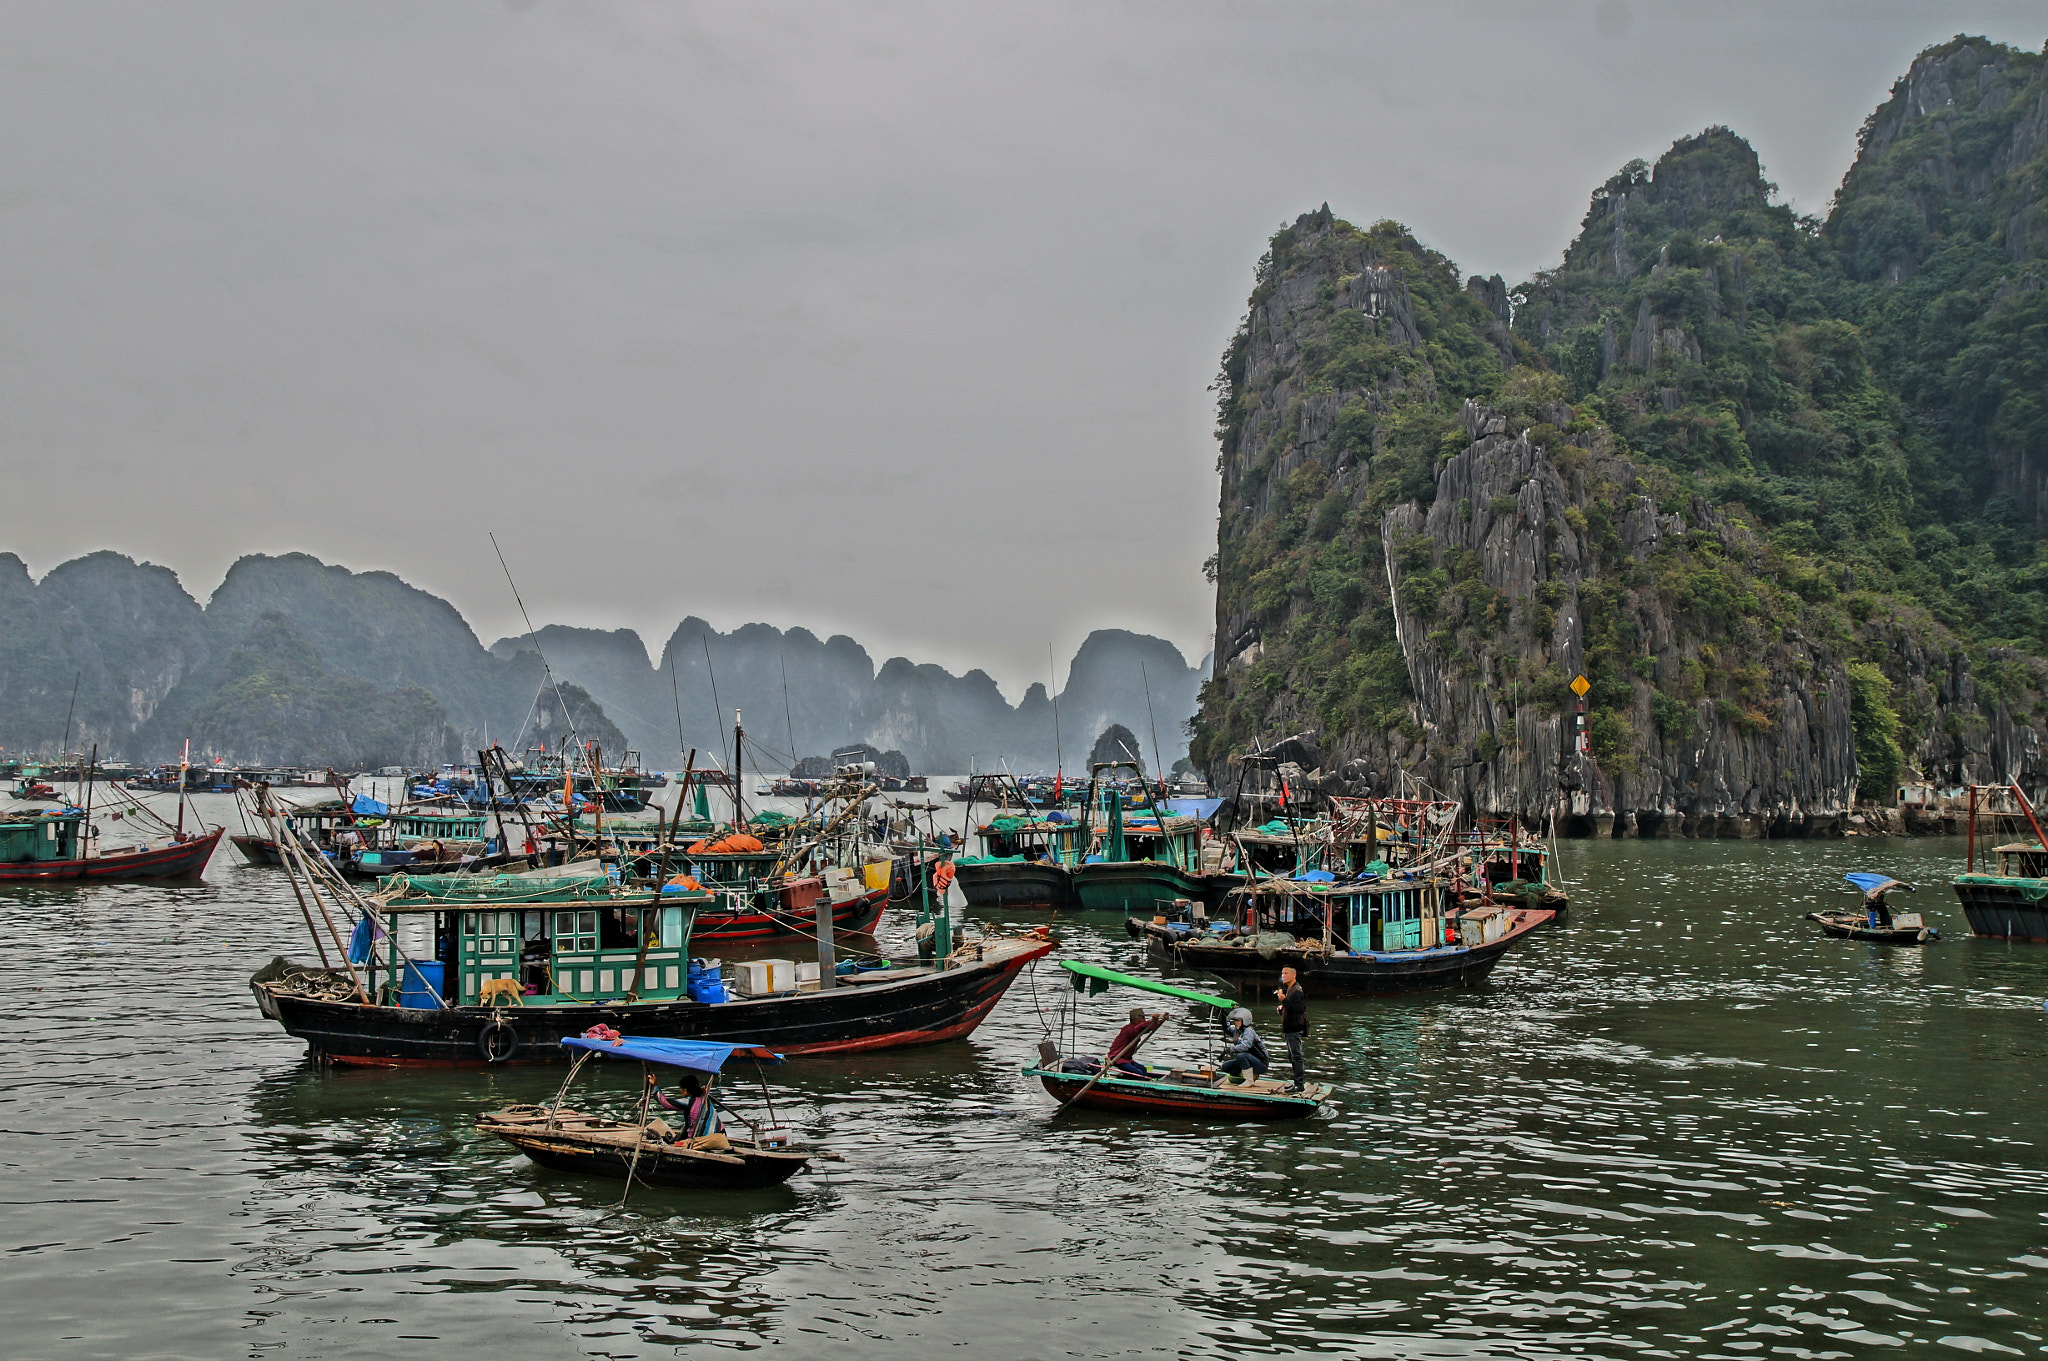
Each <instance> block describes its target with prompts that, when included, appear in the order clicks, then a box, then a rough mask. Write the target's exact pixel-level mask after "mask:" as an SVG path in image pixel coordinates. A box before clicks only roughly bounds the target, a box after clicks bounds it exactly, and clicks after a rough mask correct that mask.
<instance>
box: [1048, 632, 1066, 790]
mask: <svg viewBox="0 0 2048 1361" xmlns="http://www.w3.org/2000/svg"><path fill="white" fill-rule="evenodd" d="M1045 676H1046V682H1045V683H1046V684H1047V685H1050V686H1052V687H1053V690H1052V759H1053V783H1055V784H1058V783H1059V782H1060V781H1061V780H1062V779H1063V778H1065V776H1066V773H1067V757H1066V753H1065V752H1064V751H1063V750H1062V749H1061V747H1060V692H1059V683H1060V674H1059V668H1058V667H1057V666H1056V665H1054V663H1053V659H1052V642H1051V640H1050V639H1048V640H1047V641H1046V644H1045Z"/></svg>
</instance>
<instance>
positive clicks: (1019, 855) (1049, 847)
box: [974, 815, 1082, 869]
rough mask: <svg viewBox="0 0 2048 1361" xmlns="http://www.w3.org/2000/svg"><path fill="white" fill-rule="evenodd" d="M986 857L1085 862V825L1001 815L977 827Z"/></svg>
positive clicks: (1065, 864)
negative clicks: (1083, 827)
mask: <svg viewBox="0 0 2048 1361" xmlns="http://www.w3.org/2000/svg"><path fill="white" fill-rule="evenodd" d="M974 836H975V839H976V840H977V841H979V842H980V843H981V859H983V860H1016V861H1026V860H1045V861H1049V862H1051V863H1053V864H1056V865H1064V866H1066V867H1068V868H1070V869H1071V868H1072V867H1073V866H1074V865H1076V864H1079V863H1080V861H1081V858H1082V856H1081V825H1080V824H1079V823H1078V822H1068V821H1062V822H1048V821H1043V820H1041V819H1039V818H1035V817H1012V816H1007V815H1006V816H999V817H996V818H992V819H990V820H989V821H988V822H986V823H983V824H982V825H981V826H980V827H977V828H975V830H974Z"/></svg>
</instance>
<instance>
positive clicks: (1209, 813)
mask: <svg viewBox="0 0 2048 1361" xmlns="http://www.w3.org/2000/svg"><path fill="white" fill-rule="evenodd" d="M1166 806H1167V807H1168V808H1169V809H1171V810H1173V815H1174V816H1175V817H1177V818H1198V819H1200V820H1201V821H1203V822H1207V821H1208V820H1209V819H1210V818H1213V817H1215V816H1216V810H1217V809H1219V808H1221V807H1222V806H1223V800H1221V799H1168V800H1167V801H1166Z"/></svg>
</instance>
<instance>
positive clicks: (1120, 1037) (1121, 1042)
mask: <svg viewBox="0 0 2048 1361" xmlns="http://www.w3.org/2000/svg"><path fill="white" fill-rule="evenodd" d="M1165 1020H1166V1013H1165V1012H1163V1011H1162V1012H1160V1013H1159V1014H1158V1015H1156V1016H1147V1015H1146V1014H1145V1008H1143V1007H1132V1008H1131V1019H1130V1023H1129V1024H1128V1025H1126V1026H1125V1027H1124V1028H1123V1029H1122V1030H1119V1031H1117V1032H1116V1038H1115V1039H1113V1040H1111V1041H1110V1042H1109V1051H1108V1052H1107V1053H1106V1054H1105V1055H1104V1056H1103V1062H1105V1063H1107V1064H1109V1065H1110V1066H1111V1067H1113V1068H1115V1069H1117V1071H1119V1072H1124V1073H1130V1074H1132V1075H1133V1076H1136V1077H1145V1076H1147V1074H1146V1072H1145V1065H1144V1064H1142V1063H1139V1062H1137V1060H1136V1059H1134V1058H1133V1057H1132V1056H1133V1055H1134V1054H1136V1053H1137V1052H1138V1046H1139V1045H1141V1044H1143V1043H1144V1042H1145V1037H1146V1036H1148V1035H1150V1034H1151V1033H1152V1032H1153V1031H1155V1030H1157V1029H1158V1028H1159V1027H1160V1025H1161V1024H1162V1023H1163V1022H1164V1021H1165Z"/></svg>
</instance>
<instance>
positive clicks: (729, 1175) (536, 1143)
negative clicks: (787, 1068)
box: [476, 1035, 820, 1195]
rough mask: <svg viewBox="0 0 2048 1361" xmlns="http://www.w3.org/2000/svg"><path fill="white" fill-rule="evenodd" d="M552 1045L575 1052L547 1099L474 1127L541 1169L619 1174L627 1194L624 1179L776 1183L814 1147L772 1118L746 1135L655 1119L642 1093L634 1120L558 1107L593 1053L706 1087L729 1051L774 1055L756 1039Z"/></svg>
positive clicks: (707, 1185) (763, 1057) (753, 1185)
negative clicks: (690, 1077)
mask: <svg viewBox="0 0 2048 1361" xmlns="http://www.w3.org/2000/svg"><path fill="white" fill-rule="evenodd" d="M562 1044H563V1046H564V1047H566V1048H569V1049H571V1050H573V1051H577V1052H578V1057H577V1058H576V1062H575V1066H574V1067H572V1068H571V1069H570V1072H569V1076H568V1078H567V1079H565V1080H564V1081H563V1083H562V1090H561V1092H559V1093H557V1094H556V1097H555V1100H554V1103H553V1104H552V1105H547V1106H533V1105H524V1106H508V1107H506V1108H505V1109H503V1110H498V1111H492V1112H491V1113H490V1114H488V1115H485V1116H482V1117H480V1118H479V1119H478V1120H477V1122H476V1128H477V1129H478V1131H479V1132H481V1133H484V1134H488V1135H491V1136H493V1137H494V1138H498V1139H502V1140H504V1141H505V1142H506V1143H508V1144H510V1145H512V1147H514V1148H516V1149H518V1150H519V1151H520V1152H521V1153H524V1154H525V1155H526V1156H527V1157H528V1158H531V1159H532V1160H533V1161H534V1162H536V1163H538V1164H540V1165H541V1166H542V1167H546V1168H550V1169H553V1170H555V1171H560V1172H577V1173H582V1174H584V1175H586V1176H596V1177H607V1178H612V1179H615V1180H624V1181H625V1182H626V1183H627V1186H626V1191H627V1194H629V1195H630V1194H631V1193H632V1184H633V1183H634V1182H639V1183H641V1184H643V1185H648V1186H670V1187H679V1188H683V1189H686V1190H693V1191H742V1190H754V1189H758V1188H760V1187H763V1186H780V1185H781V1184H782V1183H783V1182H786V1181H788V1180H789V1179H790V1178H791V1177H793V1176H795V1175H796V1174H797V1173H798V1172H801V1171H803V1170H804V1168H805V1167H806V1166H808V1165H809V1163H810V1162H811V1160H812V1159H813V1158H815V1157H818V1156H820V1154H819V1153H818V1152H817V1151H815V1150H811V1149H805V1148H800V1147H798V1146H796V1145H795V1144H793V1143H791V1142H790V1141H789V1137H788V1131H786V1130H782V1129H778V1128H774V1127H772V1126H771V1127H768V1128H765V1129H755V1130H753V1131H752V1133H753V1135H754V1137H753V1138H751V1139H735V1138H732V1137H730V1136H729V1135H726V1134H724V1133H723V1132H719V1133H715V1134H704V1133H700V1132H699V1131H695V1130H690V1129H681V1130H677V1129H674V1128H671V1127H670V1125H669V1123H668V1121H667V1120H666V1119H664V1118H662V1117H659V1116H655V1117H652V1118H650V1114H649V1102H648V1101H647V1100H646V1099H645V1098H644V1096H643V1099H642V1100H641V1102H640V1110H639V1116H638V1118H637V1119H635V1120H631V1121H627V1120H615V1119H609V1118H606V1117H604V1116H601V1115H592V1114H589V1113H587V1112H584V1111H577V1110H570V1109H567V1108H565V1107H564V1106H563V1105H562V1098H563V1097H564V1096H566V1095H567V1093H568V1089H569V1085H570V1083H573V1082H574V1081H575V1080H576V1074H577V1073H578V1072H579V1071H580V1070H581V1069H582V1066H583V1064H584V1062H585V1061H586V1060H587V1059H588V1058H590V1057H591V1056H593V1055H602V1056H603V1057H605V1058H608V1059H613V1060H617V1059H629V1060H638V1061H639V1062H640V1063H641V1065H642V1069H643V1073H644V1072H645V1069H646V1068H647V1067H649V1066H658V1067H664V1068H676V1069H680V1070H682V1071H685V1072H689V1073H693V1074H700V1075H702V1076H701V1079H700V1080H702V1081H704V1082H705V1083H706V1084H707V1086H708V1085H709V1084H713V1083H715V1082H716V1081H717V1075H718V1073H719V1071H720V1069H721V1068H723V1067H724V1065H725V1064H726V1062H727V1061H728V1060H730V1059H731V1058H732V1057H733V1056H734V1055H735V1054H738V1055H743V1056H746V1057H749V1058H753V1059H755V1060H756V1061H757V1062H759V1061H767V1062H774V1063H780V1062H781V1061H782V1060H781V1056H780V1055H777V1054H774V1053H771V1052H770V1051H768V1050H766V1049H764V1048H762V1047H760V1046H758V1045H749V1044H743V1043H719V1044H709V1043H704V1042H701V1041H683V1040H657V1039H650V1038H648V1037H645V1036H638V1035H619V1036H615V1037H607V1036H601V1035H600V1036H589V1035H584V1036H574V1037H570V1038H565V1039H564V1040H563V1041H562ZM654 1083H655V1079H654V1078H653V1076H652V1075H651V1074H650V1075H647V1076H646V1077H645V1079H644V1085H645V1087H646V1088H647V1090H650V1091H651V1090H652V1089H653V1086H654Z"/></svg>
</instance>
